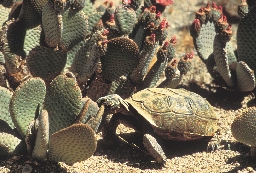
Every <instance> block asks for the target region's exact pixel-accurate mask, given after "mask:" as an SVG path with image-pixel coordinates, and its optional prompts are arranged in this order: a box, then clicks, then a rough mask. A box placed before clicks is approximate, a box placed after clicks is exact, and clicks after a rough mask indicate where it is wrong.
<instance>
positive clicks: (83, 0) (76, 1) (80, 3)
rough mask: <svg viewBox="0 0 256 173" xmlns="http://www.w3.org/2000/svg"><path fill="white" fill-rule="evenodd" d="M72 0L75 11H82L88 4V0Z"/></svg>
mask: <svg viewBox="0 0 256 173" xmlns="http://www.w3.org/2000/svg"><path fill="white" fill-rule="evenodd" d="M72 2H73V3H72V4H71V8H72V10H74V11H80V10H82V9H83V8H84V6H85V5H87V4H88V2H87V0H73V1H72Z"/></svg>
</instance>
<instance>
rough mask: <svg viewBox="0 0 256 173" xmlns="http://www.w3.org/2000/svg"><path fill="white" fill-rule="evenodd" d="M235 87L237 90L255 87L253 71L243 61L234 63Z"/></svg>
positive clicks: (243, 90) (248, 89)
mask: <svg viewBox="0 0 256 173" xmlns="http://www.w3.org/2000/svg"><path fill="white" fill-rule="evenodd" d="M236 76H237V88H238V89H239V91H242V92H247V91H252V90H253V89H254V88H255V82H256V80H255V75H254V71H253V70H252V69H251V68H250V67H249V66H248V64H246V63H245V62H243V61H239V62H238V63H237V65H236Z"/></svg>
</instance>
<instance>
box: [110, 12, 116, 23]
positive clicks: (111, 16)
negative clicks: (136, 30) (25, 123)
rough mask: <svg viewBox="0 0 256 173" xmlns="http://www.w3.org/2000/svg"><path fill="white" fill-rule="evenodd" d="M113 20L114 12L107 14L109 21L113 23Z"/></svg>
mask: <svg viewBox="0 0 256 173" xmlns="http://www.w3.org/2000/svg"><path fill="white" fill-rule="evenodd" d="M114 21H115V15H114V14H111V15H110V16H109V22H111V23H113V22H114Z"/></svg>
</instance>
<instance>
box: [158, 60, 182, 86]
mask: <svg viewBox="0 0 256 173" xmlns="http://www.w3.org/2000/svg"><path fill="white" fill-rule="evenodd" d="M177 66H178V60H177V59H176V58H173V59H172V61H171V62H170V63H169V64H168V65H167V67H166V68H165V77H166V79H165V80H164V81H163V82H162V83H161V84H160V85H159V86H158V88H176V87H177V86H178V84H179V83H180V81H181V78H180V72H179V70H178V67H177Z"/></svg>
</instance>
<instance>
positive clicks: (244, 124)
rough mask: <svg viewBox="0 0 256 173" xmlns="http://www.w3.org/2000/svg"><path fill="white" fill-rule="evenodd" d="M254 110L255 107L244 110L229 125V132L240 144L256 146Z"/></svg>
mask: <svg viewBox="0 0 256 173" xmlns="http://www.w3.org/2000/svg"><path fill="white" fill-rule="evenodd" d="M255 113H256V110H255V107H251V108H247V109H245V110H244V111H243V112H242V114H241V115H238V116H237V117H236V118H235V120H234V121H233V123H232V124H231V132H232V135H233V136H234V137H235V139H236V140H237V141H239V142H241V143H244V144H247V145H251V146H256V138H254V136H255V135H256V116H255V115H256V114H255Z"/></svg>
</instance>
